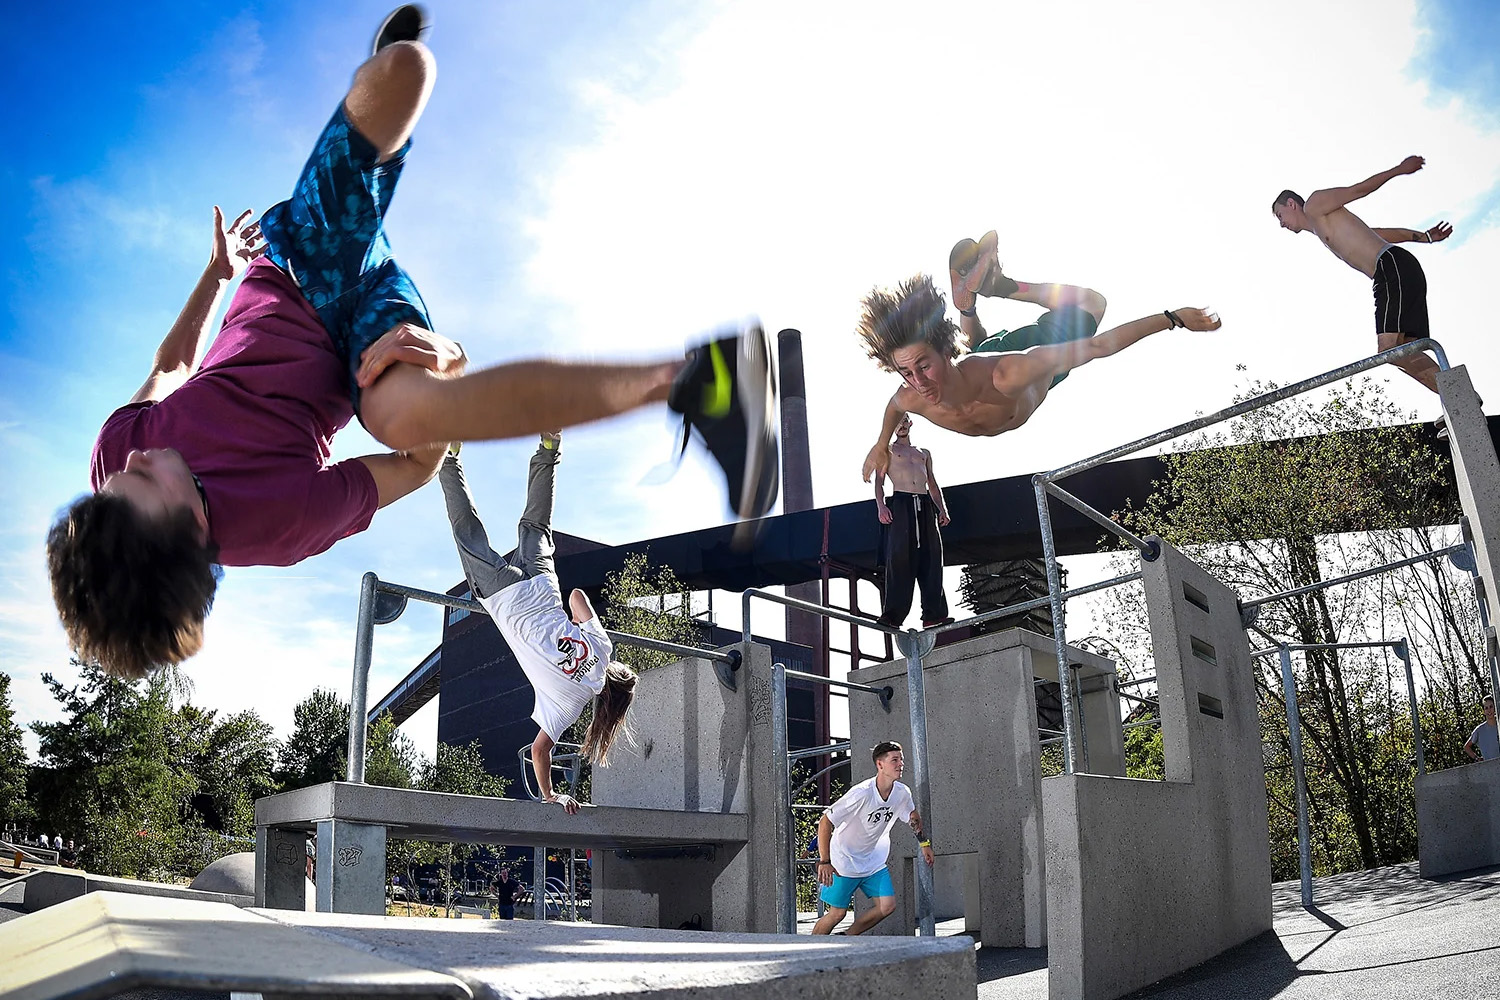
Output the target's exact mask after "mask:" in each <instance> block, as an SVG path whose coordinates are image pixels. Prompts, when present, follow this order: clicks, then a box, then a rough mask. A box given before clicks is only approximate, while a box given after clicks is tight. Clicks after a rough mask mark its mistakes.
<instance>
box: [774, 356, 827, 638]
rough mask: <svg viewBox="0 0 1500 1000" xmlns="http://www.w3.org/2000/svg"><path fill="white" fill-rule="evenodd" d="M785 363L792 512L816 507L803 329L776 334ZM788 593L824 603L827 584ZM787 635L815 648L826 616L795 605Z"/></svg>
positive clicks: (786, 479) (784, 470)
mask: <svg viewBox="0 0 1500 1000" xmlns="http://www.w3.org/2000/svg"><path fill="white" fill-rule="evenodd" d="M776 353H777V357H778V359H779V361H780V367H781V509H782V512H783V513H786V514H791V513H795V512H796V511H799V510H812V508H813V487H812V453H811V451H810V450H809V449H808V442H807V380H806V379H805V378H804V377H803V373H802V333H801V331H798V330H782V331H781V332H780V333H778V334H777V335H776ZM786 592H787V596H789V597H795V598H798V599H799V600H803V601H811V602H813V603H814V604H820V603H822V600H823V587H822V585H821V583H819V582H817V581H809V582H807V583H798V584H794V585H792V586H789V587H787V588H786ZM786 638H787V641H788V642H795V643H798V644H799V645H803V646H811V647H812V648H813V649H814V650H818V649H821V648H822V645H823V620H822V619H821V618H820V617H818V616H817V615H814V614H811V613H809V612H806V611H798V610H796V609H795V608H787V609H786Z"/></svg>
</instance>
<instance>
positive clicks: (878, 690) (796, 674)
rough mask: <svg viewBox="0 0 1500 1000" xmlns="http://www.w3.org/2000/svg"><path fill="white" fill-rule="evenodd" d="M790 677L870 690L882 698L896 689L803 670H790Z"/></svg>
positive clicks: (852, 688) (788, 672)
mask: <svg viewBox="0 0 1500 1000" xmlns="http://www.w3.org/2000/svg"><path fill="white" fill-rule="evenodd" d="M786 675H787V677H788V678H796V679H797V680H799V681H811V682H812V683H814V684H827V685H828V686H829V687H841V688H848V689H849V690H851V691H868V692H869V693H870V694H873V695H876V696H877V697H880V698H889V697H891V696H892V695H893V694H895V691H894V690H893V689H892V688H891V686H890V685H889V684H887V685H886V686H885V687H871V686H870V685H868V684H858V683H855V682H854V681H836V680H834V679H833V678H832V677H824V676H823V675H822V674H809V673H805V672H803V671H801V670H788V671H787V672H786Z"/></svg>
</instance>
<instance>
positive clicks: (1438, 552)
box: [1240, 542, 1468, 611]
mask: <svg viewBox="0 0 1500 1000" xmlns="http://www.w3.org/2000/svg"><path fill="white" fill-rule="evenodd" d="M1466 548H1468V543H1467V542H1460V543H1459V544H1457V545H1450V546H1448V547H1447V548H1445V549H1434V550H1433V551H1431V552H1423V553H1422V554H1421V555H1419V556H1412V557H1411V558H1409V559H1397V560H1396V561H1395V562H1390V563H1386V564H1385V565H1384V566H1374V567H1371V568H1370V569H1362V570H1360V571H1359V572H1357V573H1346V574H1344V575H1343V576H1338V577H1334V578H1333V579H1332V580H1319V581H1318V582H1317V583H1309V584H1306V585H1304V586H1301V587H1293V588H1292V589H1291V590H1283V591H1282V592H1281V593H1279V594H1272V595H1271V596H1270V597H1259V598H1256V599H1255V600H1253V601H1241V602H1240V610H1241V611H1248V610H1250V609H1251V608H1258V607H1260V606H1261V605H1262V604H1270V603H1271V602H1273V601H1284V600H1286V599H1287V598H1288V597H1297V596H1300V595H1302V594H1310V593H1312V592H1313V591H1315V590H1324V589H1326V588H1328V587H1337V586H1338V585H1339V584H1341V583H1352V582H1354V581H1355V580H1363V579H1364V578H1365V577H1367V576H1375V575H1376V574H1379V573H1385V572H1388V571H1389V570H1393V569H1401V568H1403V567H1405V566H1415V565H1416V564H1417V563H1420V562H1427V561H1428V560H1430V559H1441V558H1442V557H1443V556H1451V555H1452V554H1453V553H1455V552H1460V551H1462V550H1463V549H1466Z"/></svg>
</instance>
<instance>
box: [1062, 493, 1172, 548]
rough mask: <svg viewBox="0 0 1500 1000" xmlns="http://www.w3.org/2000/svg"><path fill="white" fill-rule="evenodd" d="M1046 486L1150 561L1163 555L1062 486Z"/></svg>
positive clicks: (1064, 501)
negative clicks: (1132, 546)
mask: <svg viewBox="0 0 1500 1000" xmlns="http://www.w3.org/2000/svg"><path fill="white" fill-rule="evenodd" d="M1045 485H1046V488H1047V492H1048V493H1051V494H1052V495H1053V496H1055V497H1057V499H1059V500H1061V501H1062V502H1063V503H1065V504H1067V505H1068V506H1069V507H1072V508H1073V509H1074V510H1076V511H1078V513H1080V514H1082V515H1083V516H1084V517H1086V518H1088V519H1089V520H1090V521H1093V522H1094V523H1095V524H1097V525H1099V527H1101V528H1103V529H1104V530H1105V531H1112V532H1114V533H1115V534H1116V535H1119V536H1120V537H1121V538H1123V539H1125V540H1126V541H1127V542H1129V543H1130V544H1131V545H1134V546H1135V547H1136V548H1137V549H1139V550H1140V553H1141V555H1143V556H1145V557H1146V558H1147V559H1148V560H1149V559H1155V558H1156V557H1157V556H1158V555H1160V554H1161V549H1159V548H1158V547H1157V546H1155V545H1152V544H1151V543H1150V542H1148V541H1146V540H1145V539H1144V538H1141V537H1140V536H1139V535H1137V534H1136V533H1135V532H1133V531H1131V530H1130V529H1129V528H1127V527H1125V526H1124V525H1122V524H1120V523H1119V522H1118V521H1116V520H1115V519H1114V518H1112V517H1109V516H1108V515H1106V514H1104V513H1102V512H1101V511H1097V510H1095V509H1094V508H1093V507H1091V506H1089V505H1088V504H1086V503H1084V502H1083V501H1082V500H1080V499H1078V498H1077V497H1075V496H1074V495H1073V494H1071V493H1069V492H1068V491H1067V490H1065V489H1063V488H1062V487H1061V486H1058V485H1056V484H1055V483H1047V484H1045Z"/></svg>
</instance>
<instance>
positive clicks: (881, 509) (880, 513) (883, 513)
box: [875, 502, 894, 524]
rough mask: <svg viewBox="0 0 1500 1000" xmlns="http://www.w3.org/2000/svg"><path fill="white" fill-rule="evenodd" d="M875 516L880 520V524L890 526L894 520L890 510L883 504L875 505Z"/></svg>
mask: <svg viewBox="0 0 1500 1000" xmlns="http://www.w3.org/2000/svg"><path fill="white" fill-rule="evenodd" d="M875 516H876V517H878V518H880V523H881V524H890V523H891V521H893V520H894V518H893V517H892V516H891V509H890V508H889V507H887V506H886V505H885V504H883V503H878V502H877V503H876V504H875Z"/></svg>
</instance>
